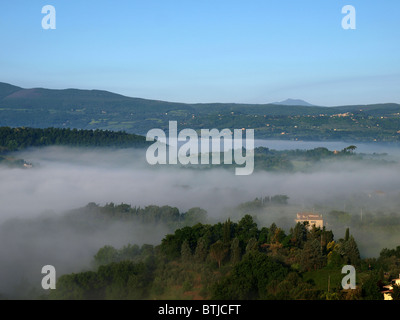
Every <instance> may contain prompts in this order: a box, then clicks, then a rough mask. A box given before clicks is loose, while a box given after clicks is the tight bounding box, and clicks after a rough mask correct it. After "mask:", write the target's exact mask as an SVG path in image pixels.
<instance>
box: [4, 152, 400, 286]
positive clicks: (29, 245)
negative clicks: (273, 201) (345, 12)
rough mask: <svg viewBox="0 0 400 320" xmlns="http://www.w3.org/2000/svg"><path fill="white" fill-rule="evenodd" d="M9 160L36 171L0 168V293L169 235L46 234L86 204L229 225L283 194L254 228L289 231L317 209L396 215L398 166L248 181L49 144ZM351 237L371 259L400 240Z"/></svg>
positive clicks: (117, 230)
mask: <svg viewBox="0 0 400 320" xmlns="http://www.w3.org/2000/svg"><path fill="white" fill-rule="evenodd" d="M371 152H373V151H371ZM15 156H16V157H18V158H23V159H25V160H26V161H28V162H31V163H33V165H34V168H32V169H8V168H3V167H0V204H1V205H0V256H1V257H2V258H1V260H0V269H1V270H2V273H1V275H0V288H1V289H0V293H1V292H6V291H7V290H8V288H11V287H13V286H15V283H16V282H19V281H21V276H24V277H25V278H26V279H27V280H28V281H31V282H32V281H37V278H39V279H41V275H40V270H41V267H42V266H43V265H46V264H52V265H54V266H55V267H56V270H57V272H59V274H58V275H60V274H62V273H64V272H68V273H69V272H78V271H80V270H82V269H84V268H87V267H89V266H90V262H91V259H92V257H93V255H94V254H95V253H96V252H97V250H98V249H99V248H101V247H102V246H104V245H106V244H109V245H113V246H115V247H117V248H120V247H122V246H123V245H125V244H128V243H136V244H139V245H141V244H144V243H148V244H158V243H159V242H160V240H161V239H162V238H163V237H164V235H165V233H166V232H167V231H166V230H165V229H163V228H161V227H160V228H159V229H154V228H153V227H150V226H147V227H145V226H139V225H138V226H131V225H130V226H127V225H124V224H122V223H116V224H113V225H111V226H110V227H109V228H108V229H106V230H99V232H93V233H91V234H85V233H82V232H79V231H76V230H73V229H71V228H68V227H67V226H63V225H54V226H53V228H52V229H51V230H43V228H42V225H41V223H40V221H41V219H45V217H46V216H49V215H50V216H52V215H62V214H63V213H64V212H66V211H68V210H71V209H76V208H79V207H83V206H85V205H86V204H88V203H89V202H95V203H97V204H99V205H104V204H106V203H110V202H114V203H115V204H120V203H127V204H130V205H132V206H141V207H144V206H147V205H160V206H163V205H170V206H174V207H177V208H179V210H180V211H181V212H185V211H186V210H188V209H190V208H193V207H201V208H203V209H205V210H207V212H208V217H209V219H210V221H218V220H225V219H227V218H228V217H230V218H231V219H232V220H234V221H235V220H237V219H239V218H240V217H239V216H238V215H237V214H236V213H235V212H234V211H233V210H231V209H229V208H233V207H235V206H237V205H238V204H240V203H243V202H246V201H250V200H253V199H255V198H256V197H264V196H267V195H270V196H272V195H277V194H285V195H288V196H289V206H286V207H284V208H278V207H277V208H274V207H272V208H268V209H265V211H264V212H263V213H261V214H258V215H257V222H258V223H259V226H260V227H261V226H264V225H265V226H269V225H270V224H271V223H272V222H276V223H277V224H278V225H279V226H282V227H284V228H285V229H286V231H288V229H289V228H290V227H292V226H294V218H295V216H296V213H297V212H298V211H303V210H304V211H311V210H316V211H319V210H320V208H321V207H323V209H322V212H319V213H322V214H327V212H328V210H344V211H349V212H351V213H352V214H359V213H360V214H361V212H364V214H367V213H368V212H375V213H376V212H379V211H380V210H381V211H382V212H383V213H395V214H399V212H398V207H399V204H400V203H399V202H400V201H399V198H400V197H399V195H400V170H399V169H400V168H399V166H398V165H390V166H372V165H361V164H360V163H354V162H336V163H330V164H325V165H319V166H316V167H315V170H314V171H313V172H312V173H302V172H299V173H292V174H290V173H271V172H257V171H255V172H254V173H253V174H252V175H250V176H236V175H235V174H234V171H232V170H227V169H224V168H218V169H212V170H191V169H182V168H179V167H175V166H172V165H165V166H158V167H151V166H149V165H148V164H147V163H146V160H145V158H144V151H138V150H104V149H101V150H89V149H73V148H61V147H49V148H44V149H33V150H29V151H26V152H21V153H18V154H16V155H15ZM381 195H383V196H381ZM10 219H11V220H10ZM21 219H23V222H21ZM26 219H27V220H26ZM146 228H147V229H146ZM351 232H352V234H353V235H354V236H355V238H356V241H357V242H358V243H359V247H360V250H361V253H362V255H363V256H368V255H375V256H376V255H377V254H379V251H380V249H381V248H383V247H393V246H395V245H400V239H399V238H398V237H397V234H396V235H394V234H393V235H387V234H381V233H379V231H377V232H376V234H374V235H371V234H365V233H362V232H361V231H357V230H351ZM334 234H335V236H336V238H339V237H343V235H344V229H340V230H334ZM5 288H6V289H5Z"/></svg>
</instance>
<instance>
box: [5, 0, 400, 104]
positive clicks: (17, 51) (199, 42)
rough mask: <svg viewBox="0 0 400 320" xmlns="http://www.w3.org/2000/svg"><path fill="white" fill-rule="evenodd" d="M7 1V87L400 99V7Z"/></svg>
mask: <svg viewBox="0 0 400 320" xmlns="http://www.w3.org/2000/svg"><path fill="white" fill-rule="evenodd" d="M51 4H52V5H54V7H55V8H56V12H57V28H56V29H55V30H43V29H42V28H41V20H42V18H43V16H44V15H43V14H42V13H41V9H42V6H43V3H41V2H39V1H30V0H22V1H18V2H13V1H2V2H1V3H0V21H1V25H0V37H1V39H2V46H3V48H6V49H7V50H1V52H0V61H1V71H0V79H1V81H4V82H8V83H12V84H15V85H18V86H21V87H24V88H33V87H45V88H54V89H64V88H78V89H101V90H107V91H111V92H115V93H120V94H123V95H126V96H129V97H140V98H145V99H156V100H164V101H176V102H186V103H209V102H221V103H222V102H235V103H257V104H264V103H271V102H274V101H282V100H285V99H288V98H296V99H303V100H305V101H307V102H309V103H311V104H313V105H321V106H338V105H358V104H374V103H387V102H393V103H400V93H399V90H398V88H399V86H400V63H399V55H398V54H397V53H398V52H399V49H400V43H399V41H397V39H398V31H399V30H400V21H399V19H398V13H399V12H400V3H399V2H398V1H396V0H390V1H385V3H384V4H379V6H378V3H377V2H376V1H361V0H353V1H352V3H351V5H353V6H354V7H355V8H356V12H357V28H356V30H344V29H342V27H341V20H342V18H343V14H342V13H341V10H342V7H343V6H344V5H345V4H346V3H344V2H341V1H331V2H327V1H318V0H314V1H307V2H299V1H293V0H284V1H280V2H271V1H268V2H267V1H262V0H256V1H252V2H251V3H248V2H243V1H227V0H223V1H218V3H216V2H215V1H211V0H206V1H201V2H200V1H196V2H193V1H192V2H181V1H176V0H171V1H168V2H163V1H159V0H151V1H146V2H142V1H128V0H123V1H119V2H118V4H115V3H111V2H109V1H105V0H102V1H96V2H84V3H82V2H81V1H77V0H72V1H68V2H65V1H57V0H54V1H52V3H51Z"/></svg>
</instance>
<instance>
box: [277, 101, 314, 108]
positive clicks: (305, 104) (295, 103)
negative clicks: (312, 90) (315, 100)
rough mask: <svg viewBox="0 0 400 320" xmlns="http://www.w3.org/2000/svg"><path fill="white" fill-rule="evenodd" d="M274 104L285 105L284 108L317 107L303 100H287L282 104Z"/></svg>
mask: <svg viewBox="0 0 400 320" xmlns="http://www.w3.org/2000/svg"><path fill="white" fill-rule="evenodd" d="M273 104H277V105H283V106H303V107H315V105H313V104H311V103H308V102H307V101H304V100H301V99H286V100H284V101H281V102H274V103H273Z"/></svg>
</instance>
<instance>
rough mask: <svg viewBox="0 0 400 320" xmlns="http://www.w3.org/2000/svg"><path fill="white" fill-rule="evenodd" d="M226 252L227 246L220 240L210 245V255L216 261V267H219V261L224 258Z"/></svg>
mask: <svg viewBox="0 0 400 320" xmlns="http://www.w3.org/2000/svg"><path fill="white" fill-rule="evenodd" d="M227 253H228V248H227V247H226V245H225V244H224V243H223V242H222V241H221V240H218V241H217V242H215V243H214V244H212V245H211V247H210V257H211V258H212V259H213V260H215V261H216V262H217V263H218V268H221V262H222V261H223V260H224V259H225V257H226V254H227Z"/></svg>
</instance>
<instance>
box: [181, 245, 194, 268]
mask: <svg viewBox="0 0 400 320" xmlns="http://www.w3.org/2000/svg"><path fill="white" fill-rule="evenodd" d="M181 259H182V262H184V263H187V262H191V261H192V250H191V249H190V246H189V242H188V241H187V240H185V241H184V242H183V243H182V247H181Z"/></svg>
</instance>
